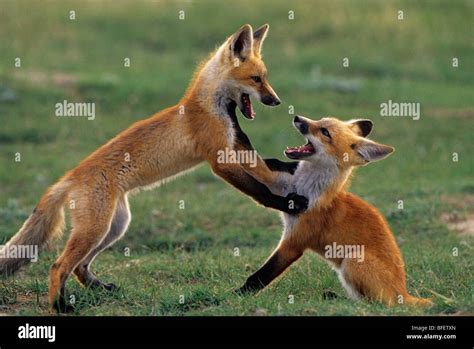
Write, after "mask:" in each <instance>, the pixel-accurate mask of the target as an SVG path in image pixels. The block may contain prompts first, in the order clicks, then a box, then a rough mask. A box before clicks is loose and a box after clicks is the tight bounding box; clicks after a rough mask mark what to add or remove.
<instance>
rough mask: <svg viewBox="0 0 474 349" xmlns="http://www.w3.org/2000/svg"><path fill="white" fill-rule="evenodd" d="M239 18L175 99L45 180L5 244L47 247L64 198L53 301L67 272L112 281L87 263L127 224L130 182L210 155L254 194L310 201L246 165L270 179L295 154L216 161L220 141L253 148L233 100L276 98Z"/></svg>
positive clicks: (11, 268) (155, 178)
mask: <svg viewBox="0 0 474 349" xmlns="http://www.w3.org/2000/svg"><path fill="white" fill-rule="evenodd" d="M268 28H269V27H268V25H263V26H262V27H260V28H259V29H258V30H256V31H255V32H253V30H252V27H251V26H250V25H244V26H243V27H242V28H240V29H239V30H238V31H237V32H236V33H235V34H233V35H232V36H230V37H229V38H228V39H227V40H226V41H225V42H224V43H223V44H222V45H221V46H220V47H219V48H218V49H217V50H216V51H215V52H214V53H213V54H212V55H211V56H210V57H209V59H208V60H207V61H206V62H205V63H204V64H203V65H202V66H201V67H200V69H199V70H198V71H197V72H196V74H195V76H194V78H193V80H192V82H191V84H190V86H189V87H188V89H187V91H186V93H185V95H184V97H183V98H182V99H181V101H180V102H179V103H178V104H177V105H175V106H173V107H170V108H168V109H165V110H163V111H161V112H159V113H157V114H155V115H153V116H152V117H150V118H149V119H146V120H142V121H139V122H137V123H135V124H133V125H132V126H131V127H130V128H128V129H127V130H125V131H123V132H122V133H120V134H119V135H117V136H116V137H115V138H113V139H112V140H110V141H109V142H108V143H106V144H105V145H103V146H101V147H100V148H99V149H97V150H96V151H95V152H93V153H92V154H91V155H89V156H88V157H87V158H86V159H84V160H83V161H82V162H81V163H80V164H79V165H78V166H77V167H76V168H74V169H73V170H71V171H69V172H67V173H66V174H65V175H64V176H63V177H62V178H61V179H60V180H59V181H58V182H57V183H56V184H54V185H53V186H52V187H50V188H49V189H48V190H47V191H46V193H45V194H44V195H43V197H42V198H41V199H40V201H39V203H38V205H37V206H36V208H35V209H34V211H33V213H32V214H31V216H30V217H29V218H28V219H27V220H26V222H25V223H24V224H23V227H22V228H21V229H20V231H19V232H18V233H17V234H16V235H15V236H14V237H13V238H12V239H11V240H10V241H9V242H8V243H7V245H6V246H5V247H4V249H10V248H13V247H15V246H20V245H37V246H38V248H39V249H40V250H42V249H45V248H46V247H48V246H49V245H50V244H51V242H52V240H54V238H55V237H57V236H58V235H60V234H61V232H62V229H63V223H64V212H63V206H64V203H65V202H66V201H68V202H71V200H72V202H74V209H71V210H70V211H71V223H72V231H71V236H70V237H69V240H68V241H67V244H66V246H65V248H64V251H63V253H62V254H61V255H60V257H59V258H58V259H57V260H56V261H55V263H54V264H53V265H52V267H51V270H50V277H49V301H50V303H51V305H52V306H53V308H55V309H56V310H57V311H69V310H72V307H71V306H70V305H68V304H67V303H66V301H65V290H64V287H65V283H66V280H67V279H68V277H69V276H70V274H71V273H74V275H75V276H76V277H77V279H78V280H79V282H80V283H82V284H83V285H88V286H92V287H104V288H105V289H108V290H113V289H114V288H115V286H114V285H113V284H105V283H103V282H102V281H100V280H99V279H98V278H97V277H96V276H95V275H94V274H93V273H92V272H91V271H90V270H89V267H90V265H91V263H92V261H93V260H94V258H95V257H96V256H97V255H98V254H99V253H100V252H101V251H103V250H104V249H105V248H107V247H109V246H111V245H112V244H113V243H114V242H115V241H117V240H118V239H119V238H121V237H122V236H123V234H125V231H126V230H127V227H128V224H129V223H130V217H131V216H130V210H129V206H128V200H127V195H128V193H130V192H131V191H133V190H136V189H137V188H143V187H149V186H153V185H157V184H159V183H161V182H163V181H164V180H166V179H169V178H171V177H173V176H176V175H177V174H179V173H182V172H183V171H185V170H188V169H191V168H193V167H195V166H196V165H198V164H199V163H201V162H203V161H207V162H208V163H209V164H210V166H211V168H212V170H213V172H214V173H215V174H216V175H217V176H219V177H221V178H223V179H224V180H225V181H227V182H228V183H230V184H231V185H233V186H234V187H235V188H237V189H238V190H240V191H241V192H243V193H245V194H247V195H249V196H251V197H252V198H253V199H254V200H255V201H257V202H258V203H260V204H262V205H264V206H267V207H271V208H274V209H277V210H281V211H284V212H286V213H288V214H295V213H299V212H301V211H303V210H304V209H306V207H307V199H306V198H305V197H303V196H299V195H295V194H289V195H286V196H285V197H282V196H278V195H274V194H272V193H271V191H270V190H269V189H268V188H267V187H266V186H265V185H263V184H262V183H260V182H259V181H257V180H255V179H254V178H253V177H252V176H251V174H250V175H249V174H248V173H247V172H246V170H247V171H252V170H255V169H257V168H260V170H259V171H260V173H261V175H263V178H265V180H268V181H272V180H273V178H274V177H275V176H277V174H278V173H279V172H281V171H287V172H292V171H293V170H294V164H291V163H289V164H286V163H283V162H279V161H278V160H275V159H269V160H265V161H264V160H262V159H260V158H257V166H256V167H255V168H254V169H252V167H250V166H248V164H247V165H242V164H239V163H237V164H233V163H222V161H219V160H218V159H219V157H218V153H219V151H223V150H224V149H230V150H234V151H239V150H247V151H251V150H252V149H253V148H252V145H251V143H250V141H249V139H248V137H247V136H246V135H245V133H243V131H242V130H241V128H240V126H239V123H238V121H237V117H236V113H235V109H236V107H237V106H238V107H239V109H240V111H241V112H242V114H243V115H244V116H245V117H246V118H248V119H253V117H254V114H255V112H254V110H253V108H252V103H251V101H250V96H252V97H253V98H255V99H257V100H259V101H260V102H262V103H263V104H265V105H269V106H276V105H278V104H280V100H279V99H278V96H277V95H276V93H275V92H274V91H273V89H272V87H271V86H270V84H269V82H268V80H267V71H266V68H265V64H264V62H263V61H262V57H261V47H262V43H263V41H264V40H265V37H266V35H267V32H268ZM28 261H29V260H28V259H14V258H2V259H1V260H0V275H4V276H6V275H10V274H13V272H15V271H16V270H17V269H19V268H20V267H21V266H22V265H24V264H26V263H27V262H28Z"/></svg>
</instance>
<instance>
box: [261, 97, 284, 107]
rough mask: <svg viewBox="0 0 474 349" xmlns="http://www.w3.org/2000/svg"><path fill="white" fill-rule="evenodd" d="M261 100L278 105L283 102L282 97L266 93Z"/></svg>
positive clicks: (270, 104)
mask: <svg viewBox="0 0 474 349" xmlns="http://www.w3.org/2000/svg"><path fill="white" fill-rule="evenodd" d="M260 101H261V102H262V103H263V104H265V105H269V106H272V107H273V106H277V105H279V104H280V103H281V101H280V99H279V98H278V97H277V96H273V95H265V96H262V97H261V98H260Z"/></svg>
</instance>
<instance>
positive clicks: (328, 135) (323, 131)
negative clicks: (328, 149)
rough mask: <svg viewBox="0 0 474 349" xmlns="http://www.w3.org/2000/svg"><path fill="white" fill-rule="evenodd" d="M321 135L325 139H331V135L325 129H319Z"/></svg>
mask: <svg viewBox="0 0 474 349" xmlns="http://www.w3.org/2000/svg"><path fill="white" fill-rule="evenodd" d="M321 133H322V134H323V135H324V136H325V137H327V138H331V134H330V133H329V131H328V129H327V128H324V127H321Z"/></svg>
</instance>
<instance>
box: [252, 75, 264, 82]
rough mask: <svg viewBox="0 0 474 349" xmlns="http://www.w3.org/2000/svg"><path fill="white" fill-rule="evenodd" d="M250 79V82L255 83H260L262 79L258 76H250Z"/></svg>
mask: <svg viewBox="0 0 474 349" xmlns="http://www.w3.org/2000/svg"><path fill="white" fill-rule="evenodd" d="M250 79H252V80H253V81H255V82H256V83H260V82H262V79H261V78H260V76H258V75H255V76H251V77H250Z"/></svg>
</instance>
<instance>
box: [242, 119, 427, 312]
mask: <svg viewBox="0 0 474 349" xmlns="http://www.w3.org/2000/svg"><path fill="white" fill-rule="evenodd" d="M294 126H295V127H296V129H297V130H298V131H299V132H300V133H301V134H302V135H303V136H305V137H306V139H307V143H306V144H305V145H302V146H300V147H291V148H287V149H286V150H285V155H286V156H287V157H288V158H290V159H293V160H301V161H300V162H299V164H298V165H297V168H296V171H295V172H294V174H293V175H292V176H291V177H289V176H288V175H286V174H280V176H279V179H278V180H277V181H276V182H274V183H273V184H271V183H267V185H268V186H269V188H270V189H271V190H272V191H274V192H276V193H280V194H283V195H284V193H286V192H290V191H291V192H293V191H296V192H297V193H298V194H300V195H305V196H307V197H308V199H309V208H308V210H307V211H306V212H305V213H303V214H301V215H298V216H295V215H293V216H291V215H288V214H285V213H283V221H284V231H283V236H282V238H281V241H280V244H279V245H278V247H277V248H276V250H275V251H274V252H273V254H272V255H271V257H270V258H269V259H268V260H267V261H266V262H265V264H264V265H263V266H262V267H261V268H260V269H259V270H258V271H257V272H255V273H254V274H253V275H251V276H250V277H249V278H248V279H247V281H246V283H245V284H244V286H242V287H241V288H240V289H239V290H238V292H239V293H241V294H245V293H252V292H256V291H259V290H261V289H262V288H264V287H265V286H267V285H268V284H269V283H270V282H271V281H272V280H274V279H275V278H276V277H277V276H279V275H280V274H281V273H282V272H283V271H284V270H285V269H286V268H287V267H288V266H290V265H291V264H292V263H293V262H295V261H296V260H297V259H298V258H299V257H301V255H302V254H303V252H304V251H305V250H306V249H311V250H313V251H315V252H316V253H318V254H319V255H321V256H324V257H325V259H326V260H327V261H328V262H330V264H332V265H333V266H334V268H335V269H336V271H337V272H338V275H339V278H340V280H341V282H342V284H343V286H344V287H345V288H346V290H347V291H348V294H349V296H350V297H352V298H359V297H365V298H368V299H370V300H375V301H381V302H383V303H385V304H387V305H394V304H397V303H405V304H410V305H428V304H430V303H431V302H430V301H429V300H427V299H422V298H416V297H413V296H411V295H409V294H408V292H407V290H406V286H405V270H404V264H403V258H402V255H401V252H400V249H399V248H398V246H397V243H396V241H395V238H394V236H393V234H392V233H391V231H390V228H389V227H388V224H387V222H386V221H385V219H384V217H383V216H382V215H381V214H380V212H379V211H378V210H377V209H376V208H375V207H373V206H372V205H370V204H369V203H367V202H365V201H363V200H362V199H360V198H359V197H357V196H355V195H353V194H351V193H348V192H347V191H346V190H345V188H346V187H347V185H348V180H349V177H350V176H351V172H352V170H353V168H354V167H356V166H363V165H365V164H368V163H370V162H372V161H377V160H381V159H383V158H385V157H387V156H388V155H389V154H391V153H392V152H393V150H394V149H393V148H392V147H390V146H387V145H383V144H379V143H375V142H373V141H370V140H368V139H366V138H365V137H367V135H368V134H369V133H370V131H371V130H372V122H371V121H370V120H354V121H348V122H343V121H340V120H337V119H334V118H323V119H321V120H319V121H313V120H309V119H306V118H303V117H300V116H296V117H295V119H294ZM257 172H258V171H257ZM254 175H255V178H257V179H258V178H259V176H258V173H254ZM263 175H265V174H263ZM347 247H350V248H349V249H347ZM354 247H355V248H354ZM357 247H359V248H357ZM360 247H361V248H360ZM337 250H338V251H337ZM356 251H358V252H360V251H362V254H360V253H359V254H357V253H356Z"/></svg>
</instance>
